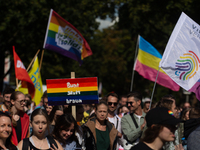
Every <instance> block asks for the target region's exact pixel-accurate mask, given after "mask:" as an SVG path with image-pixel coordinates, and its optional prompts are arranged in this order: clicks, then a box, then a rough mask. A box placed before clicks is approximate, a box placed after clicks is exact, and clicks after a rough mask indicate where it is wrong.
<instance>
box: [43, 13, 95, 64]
mask: <svg viewBox="0 0 200 150" xmlns="http://www.w3.org/2000/svg"><path fill="white" fill-rule="evenodd" d="M43 48H45V49H49V50H52V51H55V52H57V53H60V54H62V55H64V56H67V57H69V58H72V59H74V60H76V61H78V62H79V64H82V60H83V59H84V58H85V57H87V56H90V55H92V51H91V49H90V46H89V45H88V43H87V41H86V40H85V39H84V38H83V36H82V35H81V33H80V32H79V31H78V30H77V29H76V28H75V27H74V26H73V25H71V24H70V23H69V22H67V21H66V20H64V19H63V18H62V17H61V16H59V15H58V14H57V13H56V12H55V11H54V10H53V9H51V11H50V15H49V21H48V25H47V31H46V36H45V40H44V46H43Z"/></svg>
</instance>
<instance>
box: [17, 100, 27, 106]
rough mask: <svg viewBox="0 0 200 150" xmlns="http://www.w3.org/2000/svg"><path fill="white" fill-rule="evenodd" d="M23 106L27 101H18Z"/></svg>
mask: <svg viewBox="0 0 200 150" xmlns="http://www.w3.org/2000/svg"><path fill="white" fill-rule="evenodd" d="M18 102H19V103H20V104H21V105H22V104H23V103H26V100H25V99H24V100H21V101H18Z"/></svg>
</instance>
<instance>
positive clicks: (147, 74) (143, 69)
mask: <svg viewBox="0 0 200 150" xmlns="http://www.w3.org/2000/svg"><path fill="white" fill-rule="evenodd" d="M161 59H162V55H161V54H160V53H159V52H158V51H157V50H156V49H155V48H154V47H153V46H152V45H151V44H150V43H149V42H147V41H146V40H145V39H143V38H142V37H141V36H140V37H139V50H138V56H137V60H136V63H135V65H134V70H136V71H137V72H138V73H139V74H140V75H141V76H143V77H144V78H145V79H148V80H151V81H153V82H155V80H156V76H157V73H158V68H159V62H160V61H161ZM156 83H158V84H160V85H162V86H164V87H166V88H169V89H171V90H173V91H179V86H178V85H177V84H176V83H175V82H174V81H173V80H172V79H170V77H169V76H168V75H167V74H166V73H165V72H164V71H163V70H162V69H160V70H159V74H158V78H157V81H156Z"/></svg>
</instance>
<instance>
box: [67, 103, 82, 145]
mask: <svg viewBox="0 0 200 150" xmlns="http://www.w3.org/2000/svg"><path fill="white" fill-rule="evenodd" d="M83 113H84V107H83V105H76V123H77V125H78V130H77V131H78V132H76V133H75V134H76V137H77V138H78V142H79V145H82V140H83V136H82V135H83V131H82V128H81V125H82V124H81V123H82V122H81V121H82V120H83V117H84V116H83ZM64 114H70V115H72V106H71V105H70V106H69V107H68V108H65V109H64Z"/></svg>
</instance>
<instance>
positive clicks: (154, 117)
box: [145, 107, 181, 127]
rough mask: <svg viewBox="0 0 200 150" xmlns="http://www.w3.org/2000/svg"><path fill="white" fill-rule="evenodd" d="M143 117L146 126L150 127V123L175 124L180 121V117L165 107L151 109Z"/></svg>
mask: <svg viewBox="0 0 200 150" xmlns="http://www.w3.org/2000/svg"><path fill="white" fill-rule="evenodd" d="M145 118H146V122H147V127H151V125H152V124H161V125H177V124H178V123H180V122H181V120H180V119H177V118H175V117H174V114H173V112H172V111H171V110H169V109H167V108H165V107H156V108H153V109H151V110H150V111H149V112H148V113H147V115H146V117H145Z"/></svg>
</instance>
